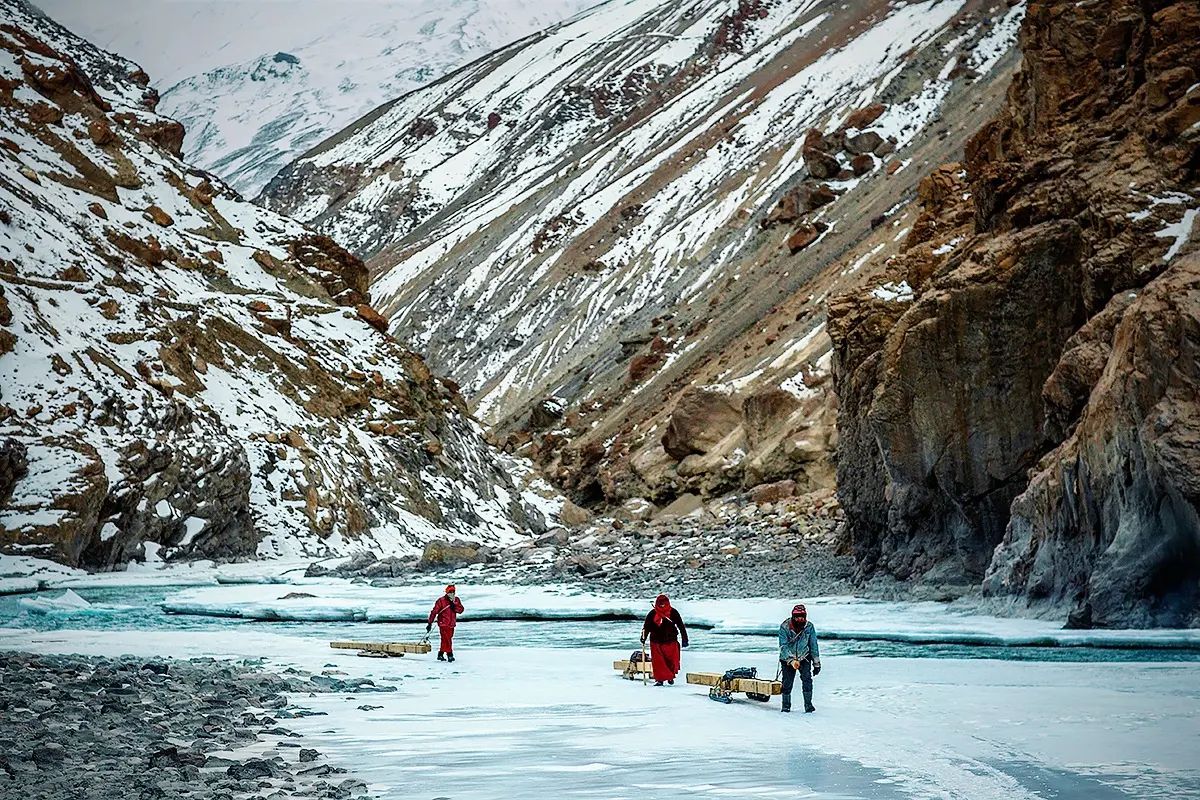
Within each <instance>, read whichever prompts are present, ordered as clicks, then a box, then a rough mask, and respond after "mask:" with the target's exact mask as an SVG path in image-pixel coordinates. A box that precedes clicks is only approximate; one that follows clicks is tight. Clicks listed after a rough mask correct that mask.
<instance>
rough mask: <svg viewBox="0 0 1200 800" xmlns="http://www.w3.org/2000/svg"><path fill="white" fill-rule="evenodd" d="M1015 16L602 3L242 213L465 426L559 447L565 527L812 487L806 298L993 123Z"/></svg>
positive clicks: (814, 296)
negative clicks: (373, 330) (290, 241)
mask: <svg viewBox="0 0 1200 800" xmlns="http://www.w3.org/2000/svg"><path fill="white" fill-rule="evenodd" d="M1023 10H1024V9H1023V5H1022V4H1020V3H1009V2H1002V1H999V0H922V1H921V2H892V3H852V4H846V3H841V2H824V1H822V0H804V1H803V2H775V1H773V0H692V2H686V3H678V2H663V0H630V1H629V2H609V3H605V4H603V5H600V6H597V7H595V8H593V9H590V10H589V11H588V12H585V13H584V14H582V15H581V16H580V17H578V18H576V19H574V20H572V21H570V22H567V23H564V24H563V25H561V26H558V27H557V28H554V29H552V30H549V31H546V32H544V33H543V34H541V35H539V36H536V37H532V38H530V39H528V40H526V41H523V42H520V43H517V44H514V45H512V46H510V47H507V48H505V49H503V50H500V51H498V52H496V53H494V54H492V55H490V56H488V57H487V58H485V59H482V60H480V61H477V62H475V63H472V64H470V65H469V66H467V67H465V68H463V69H461V70H459V71H458V72H456V73H454V74H452V75H450V76H448V77H446V78H444V79H443V80H440V81H438V82H436V83H434V84H433V85H431V86H429V87H426V88H424V89H421V90H419V91H417V92H414V93H412V94H409V95H407V96H404V97H402V98H399V99H397V100H396V101H395V102H393V103H392V104H391V105H389V106H387V107H384V108H382V109H380V110H379V111H378V112H376V113H373V114H371V115H369V116H368V117H366V118H364V119H363V120H360V121H359V122H358V123H357V124H355V125H354V126H352V127H350V128H348V129H347V130H345V131H343V132H342V133H340V134H338V135H337V136H335V137H333V138H331V139H330V140H328V141H326V142H325V143H323V144H322V145H321V146H320V147H318V148H316V149H314V150H313V151H312V152H311V153H309V154H308V155H306V156H305V157H304V158H302V159H301V160H299V161H298V162H296V163H295V164H293V165H291V166H290V167H288V168H287V169H286V170H285V171H284V172H282V173H281V174H280V175H279V177H278V178H276V180H275V181H273V182H272V184H271V185H270V186H269V187H268V189H267V191H266V192H265V193H264V196H263V202H265V204H266V205H268V206H269V207H270V208H273V209H276V210H279V211H282V212H284V213H288V214H292V215H295V216H296V217H298V218H300V219H302V220H306V221H310V222H311V223H312V224H314V225H316V226H317V227H319V228H320V229H322V230H324V231H326V232H329V233H330V234H331V235H334V236H336V237H338V238H339V240H341V241H344V242H345V243H346V245H347V246H348V247H350V248H351V249H352V250H354V251H356V252H357V253H359V254H360V255H363V256H364V257H366V258H368V262H369V266H370V267H371V269H372V274H373V276H374V280H373V290H374V292H375V296H376V297H377V299H378V301H379V303H380V306H381V308H382V309H384V310H385V311H386V312H387V313H388V314H389V316H390V317H391V319H392V329H393V331H395V332H396V333H397V335H400V336H404V337H406V338H411V339H413V340H415V341H416V343H417V344H418V345H419V346H420V347H421V348H423V350H424V353H425V354H426V355H427V357H428V358H429V359H430V360H431V363H432V364H434V365H436V367H437V368H438V369H440V370H442V371H443V372H445V373H446V374H448V375H451V376H453V377H454V378H455V380H457V381H459V382H460V383H461V384H462V385H463V387H464V392H465V393H466V394H467V395H468V396H469V397H470V398H471V399H472V400H473V403H474V405H475V408H476V409H477V412H478V413H479V414H480V415H481V416H482V417H483V418H485V419H486V420H488V421H490V422H493V423H496V424H499V425H500V426H501V428H502V429H503V430H507V431H512V430H513V429H515V428H519V427H521V426H523V425H524V424H525V423H526V421H527V420H529V419H530V412H531V410H533V411H534V412H535V413H534V417H535V418H537V419H540V421H541V423H542V424H543V425H544V426H545V427H548V428H553V429H555V430H554V433H553V434H552V435H548V436H549V438H553V439H555V440H556V442H557V443H556V444H554V445H553V446H554V447H557V446H558V445H560V444H561V443H562V442H563V441H564V440H571V442H572V444H571V449H572V452H570V453H567V454H565V455H564V458H567V459H568V460H570V461H571V462H572V466H571V467H570V468H569V469H567V470H566V471H565V473H563V474H562V475H560V477H562V478H563V479H564V480H565V481H567V482H568V483H569V482H573V481H582V482H583V484H584V485H586V486H587V487H588V488H587V489H584V488H582V487H580V488H579V491H578V492H577V494H578V498H579V499H581V500H586V499H597V498H600V497H603V498H607V499H608V500H610V501H611V500H620V499H622V498H623V497H629V496H630V495H639V496H643V497H650V498H652V499H655V500H656V501H658V500H661V501H663V502H670V500H671V499H672V498H673V497H675V496H677V495H678V494H679V493H680V492H683V491H693V490H698V489H704V490H705V491H714V492H715V491H720V490H722V489H729V488H740V487H744V486H747V485H754V484H755V483H758V482H761V481H764V480H774V479H778V478H781V477H793V476H799V475H803V474H805V473H807V474H808V476H809V477H808V479H809V480H810V481H811V482H812V483H813V484H814V485H816V486H824V487H828V486H829V485H830V484H831V480H832V473H831V468H830V467H829V461H828V454H829V453H830V452H831V450H832V447H833V439H834V438H835V436H834V433H833V414H832V410H831V408H830V405H829V403H830V401H829V399H828V396H827V393H826V388H827V384H826V382H825V381H826V378H827V376H828V366H829V360H828V356H829V340H828V337H827V336H826V335H825V334H824V331H823V320H824V313H825V312H824V298H825V297H826V296H827V295H828V293H829V292H830V291H831V290H832V289H833V288H834V286H837V285H841V284H847V283H849V284H853V283H854V282H857V281H858V280H860V279H861V278H863V277H864V276H865V275H866V274H867V273H869V272H870V271H871V270H872V269H873V268H874V267H875V266H877V264H878V262H882V260H884V259H885V258H886V257H887V256H888V255H890V254H891V253H893V252H895V251H896V250H897V248H898V246H899V245H898V242H899V240H900V239H901V238H902V235H901V234H902V233H903V227H904V226H905V225H907V224H909V223H908V221H907V220H909V219H911V216H909V214H910V210H909V203H910V201H911V200H912V199H913V197H914V196H915V193H916V184H917V182H918V180H919V179H920V177H921V175H922V174H923V172H924V170H925V165H927V164H928V165H935V164H938V163H941V162H942V161H945V160H952V159H954V158H956V157H959V155H960V154H961V146H962V143H963V142H964V141H965V140H966V138H967V137H968V136H969V135H970V133H971V132H973V131H974V130H976V129H977V128H978V127H979V126H980V125H981V124H982V123H983V122H984V121H985V120H986V119H987V118H988V117H989V116H990V115H991V114H992V113H993V112H994V111H995V109H996V108H998V107H999V105H1000V103H1001V101H1002V98H1003V92H1004V88H1005V86H1006V85H1007V81H1008V77H1009V76H1010V75H1011V72H1012V70H1013V68H1014V67H1015V65H1016V63H1017V55H1016V53H1015V51H1014V47H1013V45H1014V42H1015V38H1016V33H1017V29H1018V27H1019V25H1020V21H1021V19H1022V15H1023ZM913 216H915V215H913ZM857 248H861V251H858V250H856V249H857ZM851 251H855V252H859V254H860V255H861V259H857V256H856V259H857V266H856V267H855V269H846V270H843V269H840V268H839V269H838V270H836V271H833V272H828V271H827V268H828V267H830V265H831V264H833V263H835V261H836V259H837V258H839V257H840V256H843V255H845V254H847V253H850V252H851ZM705 387H711V388H709V389H706V388H705ZM689 388H690V389H691V390H694V391H693V394H692V395H690V399H686V400H685V398H684V393H685V392H686V391H687V390H689ZM696 392H699V393H700V394H699V395H697V394H695V393H696ZM758 392H766V393H768V395H769V399H768V400H764V401H763V402H762V403H759V402H758V401H755V402H753V403H751V404H750V405H746V404H745V402H744V401H745V400H746V399H747V398H750V397H751V396H754V395H755V394H756V393H758ZM764 396H766V395H764ZM547 397H553V398H557V399H556V400H554V401H551V402H549V403H542V401H543V399H545V398H547ZM749 408H758V409H759V411H760V412H761V411H762V410H763V409H764V408H767V409H770V411H771V413H770V414H769V415H768V416H769V417H770V421H769V424H766V423H762V420H761V416H762V415H761V414H760V415H759V417H760V418H759V421H758V422H754V421H752V420H751V419H749V418H748V417H746V416H745V414H744V413H743V410H744V409H749ZM539 409H540V410H539ZM688 409H690V411H688V412H687V413H690V414H691V416H692V421H691V422H689V423H686V424H685V423H684V422H682V421H677V423H674V424H673V423H671V417H672V414H674V415H675V417H676V418H677V420H682V418H683V417H684V416H686V414H685V410H688ZM543 412H545V413H543ZM746 413H750V412H746ZM756 413H757V412H756ZM751 416H753V415H751ZM560 419H562V420H564V421H562V422H559V421H558V420H560ZM764 424H765V427H763V425H764ZM672 425H673V427H672ZM664 431H666V432H667V433H668V434H669V435H670V437H671V438H669V439H668V440H667V441H666V444H665V445H664V444H663V437H664ZM670 431H674V433H670ZM693 434H695V435H694V436H693ZM701 439H703V440H704V441H700V440H701ZM718 443H719V446H718ZM702 454H703V455H702ZM617 462H620V463H621V464H623V466H621V467H620V468H619V469H617V470H616V472H615V473H611V474H607V475H606V474H605V469H606V467H605V466H604V465H606V464H613V463H617ZM581 475H587V476H588V477H580V476H581Z"/></svg>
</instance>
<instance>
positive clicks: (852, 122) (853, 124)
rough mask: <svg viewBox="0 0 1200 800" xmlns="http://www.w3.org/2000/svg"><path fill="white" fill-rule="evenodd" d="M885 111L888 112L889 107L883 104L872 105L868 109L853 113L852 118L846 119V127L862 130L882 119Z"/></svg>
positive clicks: (851, 113)
mask: <svg viewBox="0 0 1200 800" xmlns="http://www.w3.org/2000/svg"><path fill="white" fill-rule="evenodd" d="M885 111H887V106H885V105H884V104H883V103H872V104H871V105H869V106H867V107H866V108H860V109H857V110H855V111H851V112H850V116H848V117H846V122H845V124H844V127H846V128H854V129H856V130H862V129H863V128H866V127H867V126H869V125H871V124H872V123H874V122H875V120H877V119H879V118H880V117H882V116H883V112H885Z"/></svg>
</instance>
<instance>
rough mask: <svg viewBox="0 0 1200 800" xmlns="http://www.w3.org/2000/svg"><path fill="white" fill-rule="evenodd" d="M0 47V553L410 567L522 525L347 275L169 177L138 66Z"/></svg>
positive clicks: (28, 27) (325, 244)
mask: <svg viewBox="0 0 1200 800" xmlns="http://www.w3.org/2000/svg"><path fill="white" fill-rule="evenodd" d="M3 15H4V20H5V21H4V24H3V26H0V548H2V549H3V551H4V552H10V553H12V552H19V553H24V554H27V555H43V556H47V557H51V558H55V559H58V560H61V561H64V562H66V563H69V564H78V565H84V566H89V567H99V568H106V567H113V566H116V565H119V564H122V563H123V562H125V561H127V560H129V559H143V560H153V559H156V558H176V557H178V558H184V557H189V558H195V557H213V558H232V557H239V556H247V555H251V556H252V555H255V554H258V555H261V556H275V555H289V554H325V553H344V552H348V551H351V550H354V549H358V548H360V547H366V546H370V547H374V548H377V549H380V550H385V551H393V552H394V551H404V550H411V549H413V548H414V547H415V546H417V545H419V544H420V543H422V542H423V541H425V540H427V539H429V538H431V537H434V536H446V535H447V534H452V535H460V536H466V537H470V538H474V539H477V540H484V541H501V540H505V539H509V540H511V539H514V538H515V537H518V536H520V535H521V534H522V533H524V532H526V531H528V530H530V529H531V528H533V529H536V528H537V527H538V526H539V525H540V514H538V513H537V512H534V511H532V510H531V509H529V508H528V507H527V506H526V505H525V503H524V500H523V498H522V495H521V493H520V490H519V489H518V488H517V487H515V486H514V485H513V483H512V481H511V480H510V478H509V477H508V475H507V472H506V470H505V468H504V467H505V465H504V463H503V462H502V460H501V457H500V456H498V455H497V454H496V453H495V452H494V451H492V450H490V449H489V448H488V447H487V446H486V445H485V443H484V442H483V440H482V438H481V435H480V432H479V430H478V427H477V426H476V425H475V423H474V422H472V421H471V420H470V419H469V418H468V417H467V416H466V414H465V403H464V401H463V400H462V398H461V397H460V396H459V394H458V392H457V390H456V388H455V387H454V386H453V385H452V384H450V383H447V382H445V381H442V380H439V379H438V378H436V377H434V376H432V375H431V374H430V372H429V370H428V369H427V368H426V366H425V364H424V363H423V362H422V361H421V360H420V359H419V358H418V357H416V356H415V355H413V354H412V353H411V352H409V351H407V350H406V349H405V348H404V347H403V346H401V344H400V343H398V342H397V341H396V340H395V339H393V338H392V337H391V336H390V335H389V334H388V333H387V332H386V328H387V323H386V320H385V319H384V318H383V317H382V316H381V315H380V314H379V313H378V312H376V311H375V310H374V309H373V308H372V306H371V305H370V300H369V297H368V293H367V292H368V287H367V271H366V268H365V266H364V265H363V263H362V262H361V261H360V260H359V259H358V258H356V257H354V256H353V255H351V254H350V253H348V252H347V251H346V250H344V249H342V248H341V247H339V246H338V245H337V244H336V243H334V242H333V241H332V240H330V239H328V238H326V237H324V236H320V235H316V234H313V233H312V232H310V231H308V230H306V229H304V228H303V227H301V226H300V225H298V224H296V223H294V222H292V221H290V220H287V219H284V218H282V217H280V216H278V215H276V214H273V213H271V212H268V211H265V210H263V209H260V208H258V207H256V206H253V205H250V204H248V203H246V202H243V201H242V200H241V198H240V197H239V196H238V195H237V193H236V192H233V191H232V190H230V189H229V188H227V187H226V186H225V185H224V184H222V183H221V181H219V180H217V179H216V178H215V177H213V176H211V175H208V174H206V173H204V172H202V171H198V170H196V169H193V168H191V167H189V166H188V165H187V164H185V163H183V162H182V161H180V159H179V158H178V154H179V149H180V146H181V143H182V140H183V130H182V127H181V126H180V125H179V124H178V123H176V122H173V121H171V120H169V119H166V118H164V117H161V116H159V115H157V114H156V113H155V112H154V107H155V104H156V101H157V94H156V93H155V92H154V91H153V90H152V89H148V88H147V87H148V78H147V76H146V75H145V73H143V72H142V71H141V70H140V69H138V68H137V66H136V65H134V64H132V63H130V62H128V61H125V60H123V59H121V58H119V57H116V56H113V55H111V54H108V53H104V52H102V51H99V50H97V49H95V48H94V47H92V46H91V45H89V44H87V43H86V42H84V41H82V40H80V39H78V38H77V37H75V36H73V35H71V34H70V33H68V32H67V31H65V30H63V29H62V28H60V27H58V26H57V25H55V24H54V23H52V22H50V21H49V20H48V19H46V18H45V17H43V16H41V15H40V14H39V13H37V12H36V11H35V10H33V9H32V8H31V7H30V6H28V5H27V4H25V3H23V2H20V0H5V1H4V2H3Z"/></svg>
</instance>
